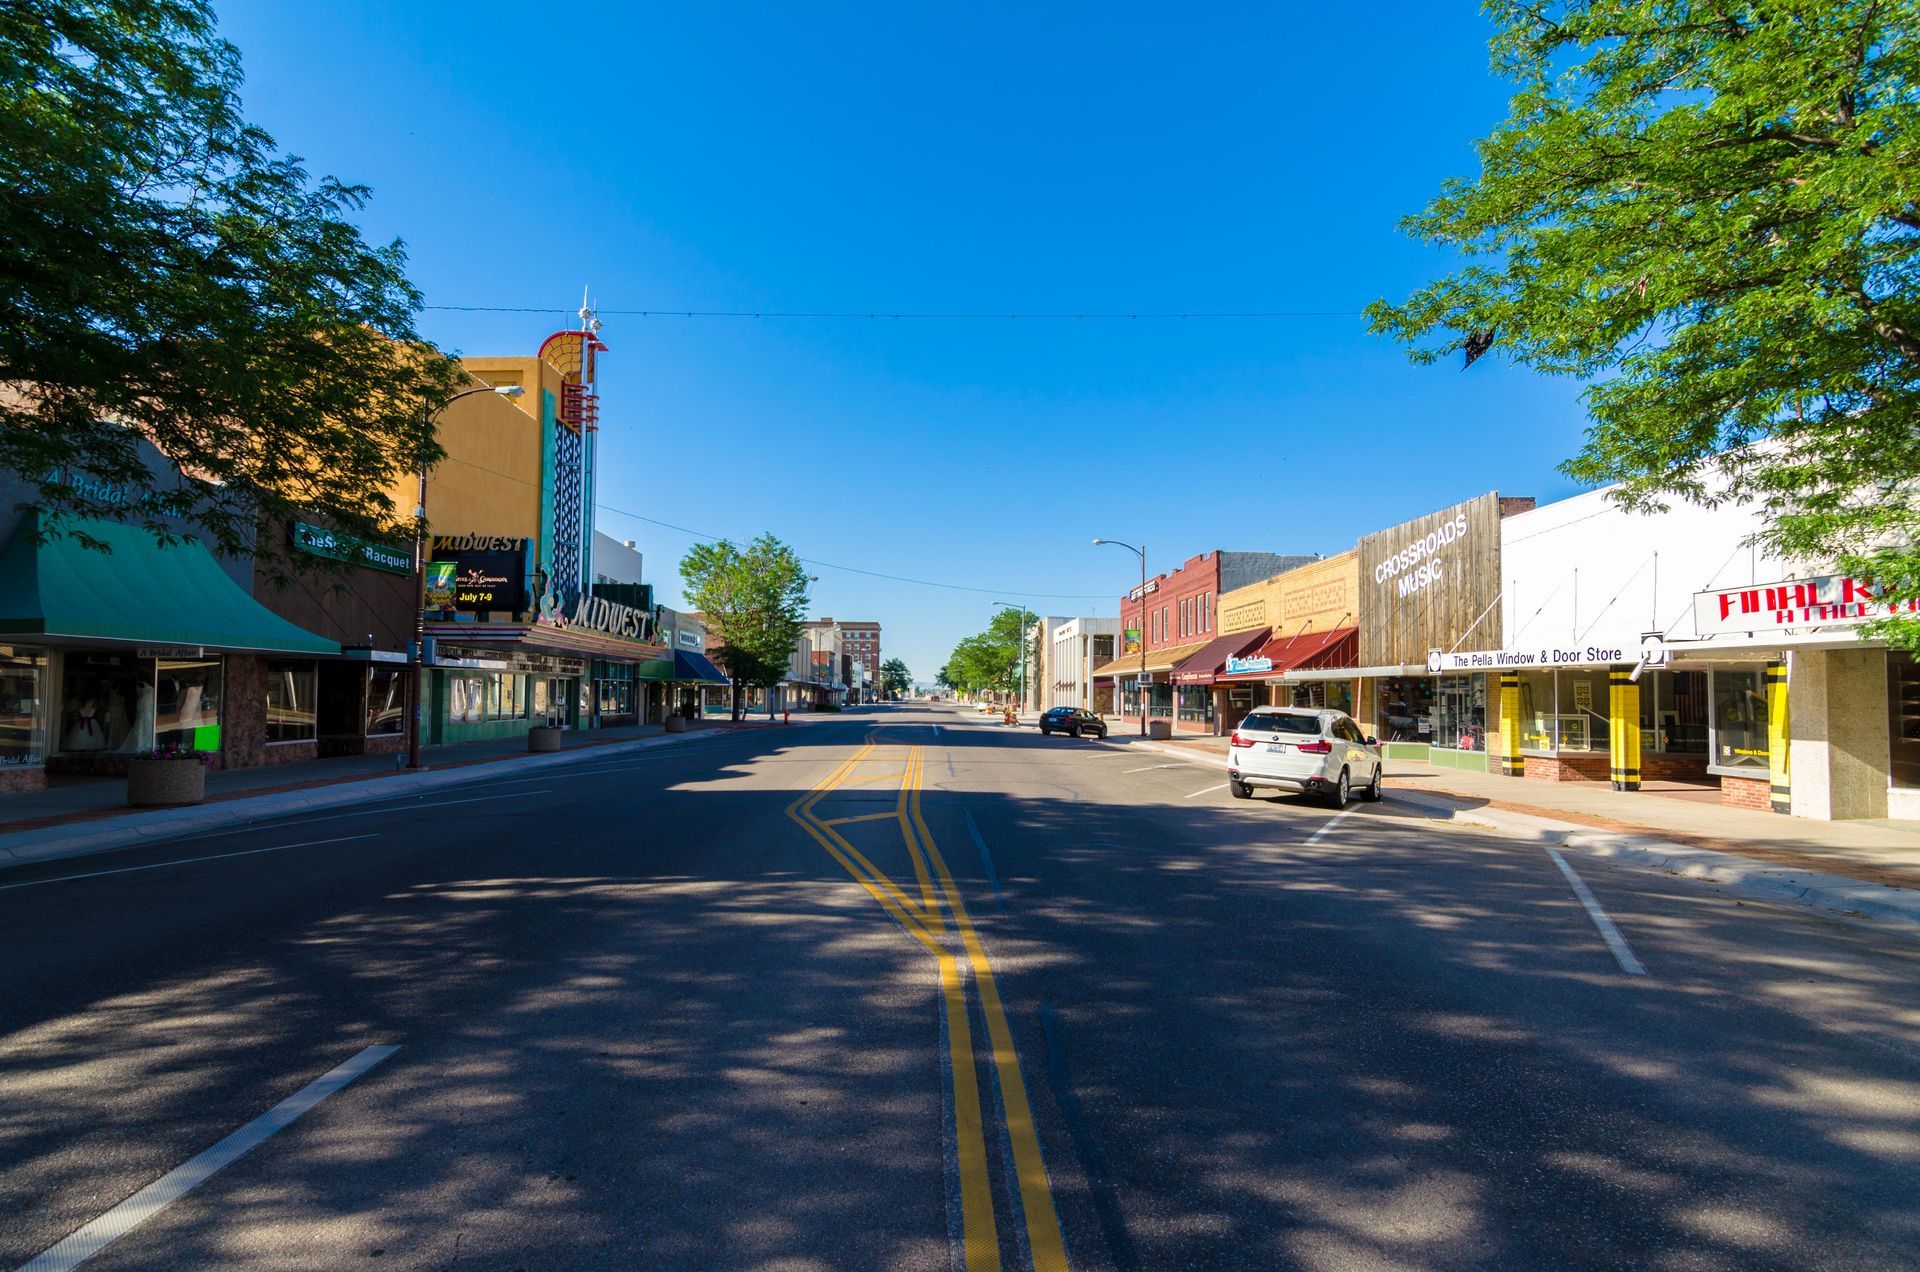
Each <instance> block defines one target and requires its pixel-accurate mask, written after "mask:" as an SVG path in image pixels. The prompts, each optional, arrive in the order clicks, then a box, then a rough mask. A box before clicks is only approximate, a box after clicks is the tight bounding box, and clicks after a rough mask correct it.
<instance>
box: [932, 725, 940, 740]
mask: <svg viewBox="0 0 1920 1272" xmlns="http://www.w3.org/2000/svg"><path fill="white" fill-rule="evenodd" d="M933 734H934V736H935V737H939V736H940V726H939V725H937V724H936V725H934V726H933Z"/></svg>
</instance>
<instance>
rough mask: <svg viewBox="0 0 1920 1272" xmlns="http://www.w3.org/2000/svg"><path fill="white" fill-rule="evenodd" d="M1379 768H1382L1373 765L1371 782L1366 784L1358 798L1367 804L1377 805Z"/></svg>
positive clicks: (1378, 799) (1378, 798) (1378, 800)
mask: <svg viewBox="0 0 1920 1272" xmlns="http://www.w3.org/2000/svg"><path fill="white" fill-rule="evenodd" d="M1381 767H1382V766H1381V765H1378V764H1376V765H1374V768H1373V780H1372V781H1371V782H1368V783H1367V789H1366V790H1364V791H1362V792H1361V793H1360V798H1362V799H1364V800H1366V801H1367V802H1368V803H1369V804H1378V803H1379V802H1380V769H1381Z"/></svg>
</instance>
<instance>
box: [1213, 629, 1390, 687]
mask: <svg viewBox="0 0 1920 1272" xmlns="http://www.w3.org/2000/svg"><path fill="white" fill-rule="evenodd" d="M1253 656H1254V657H1255V658H1265V659H1267V660H1268V661H1270V662H1271V663H1272V664H1273V665H1272V666H1271V667H1266V668H1262V669H1261V670H1259V671H1240V672H1235V673H1234V674H1233V675H1230V676H1221V677H1220V679H1221V680H1222V681H1224V682H1231V683H1244V682H1246V681H1249V680H1277V679H1279V678H1280V677H1281V676H1282V675H1284V674H1285V673H1287V672H1289V671H1296V670H1299V669H1301V668H1304V667H1308V666H1312V667H1354V666H1358V665H1359V662H1360V637H1359V631H1358V629H1357V628H1353V627H1335V628H1333V629H1331V630H1330V631H1324V632H1299V633H1295V634H1294V635H1292V636H1275V637H1274V638H1273V639H1272V640H1270V641H1268V642H1267V643H1266V644H1265V645H1262V646H1261V647H1260V652H1258V653H1257V654H1255V655H1253Z"/></svg>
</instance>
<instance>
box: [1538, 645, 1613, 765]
mask: <svg viewBox="0 0 1920 1272" xmlns="http://www.w3.org/2000/svg"><path fill="white" fill-rule="evenodd" d="M1609 674H1610V673H1609V669H1608V668H1605V667H1597V668H1595V667H1581V668H1571V669H1568V670H1564V671H1523V672H1521V673H1520V749H1521V750H1523V751H1538V752H1542V753H1545V754H1548V755H1552V754H1554V753H1556V752H1559V751H1604V750H1606V749H1607V747H1608V738H1609V736H1610V733H1609V729H1608V725H1607V711H1608V704H1607V678H1608V675H1609Z"/></svg>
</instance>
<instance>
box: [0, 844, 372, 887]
mask: <svg viewBox="0 0 1920 1272" xmlns="http://www.w3.org/2000/svg"><path fill="white" fill-rule="evenodd" d="M378 838H380V832H379V831H374V832H373V833H372V834H367V835H342V836H340V837H339V838H338V839H308V840H305V841H304V842H301V843H297V844H275V845H274V846H273V847H271V848H244V849H242V850H240V851H239V852H216V853H210V854H208V855H207V856H205V857H180V858H178V859H176V860H173V861H156V862H154V863H152V864H151V865H145V866H121V867H120V868H119V869H117V870H89V871H88V872H87V873H85V874H71V875H60V876H59V877H57V878H53V879H30V880H28V881H27V882H26V883H9V884H4V885H0V892H11V891H13V890H14V889H15V888H38V887H41V886H42V885H44V884H49V883H72V882H73V881H74V880H76V879H100V878H104V877H105V876H107V875H120V874H136V873H138V872H139V871H142V870H164V869H166V868H167V867H168V866H191V865H193V864H194V863H195V862H199V861H220V860H222V859H223V858H226V857H254V856H258V855H259V854H261V853H263V852H285V851H286V850H287V849H289V848H318V847H319V846H320V845H321V844H347V843H352V842H353V841H354V840H356V839H378Z"/></svg>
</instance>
